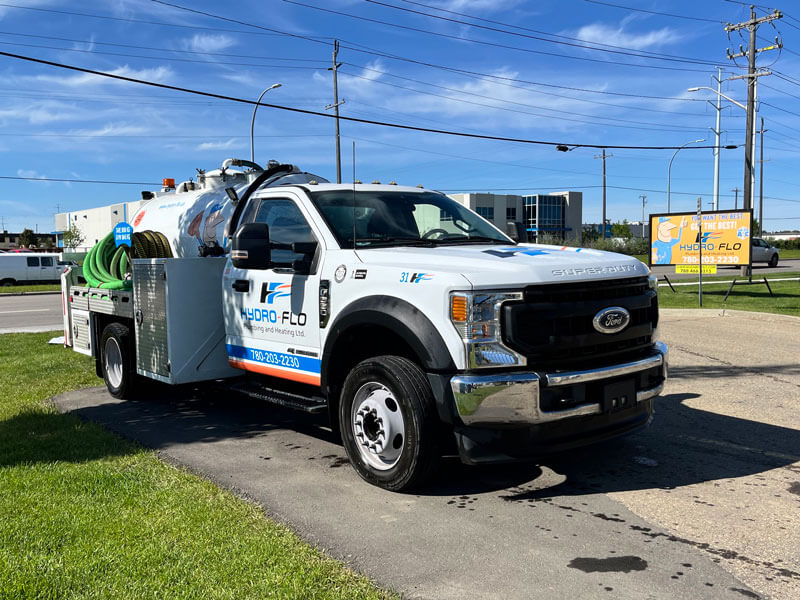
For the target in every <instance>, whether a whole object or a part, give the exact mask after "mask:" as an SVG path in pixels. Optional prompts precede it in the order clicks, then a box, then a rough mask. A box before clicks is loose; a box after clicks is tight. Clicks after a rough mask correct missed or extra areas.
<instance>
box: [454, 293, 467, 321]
mask: <svg viewBox="0 0 800 600" xmlns="http://www.w3.org/2000/svg"><path fill="white" fill-rule="evenodd" d="M467 316H468V315H467V298H466V296H450V318H451V319H452V320H453V321H454V322H456V323H465V322H466V321H467Z"/></svg>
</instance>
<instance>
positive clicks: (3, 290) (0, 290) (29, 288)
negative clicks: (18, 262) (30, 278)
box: [0, 283, 61, 294]
mask: <svg viewBox="0 0 800 600" xmlns="http://www.w3.org/2000/svg"><path fill="white" fill-rule="evenodd" d="M60 291H61V286H60V285H59V284H57V283H44V284H41V285H3V286H0V294H19V293H20V292H60Z"/></svg>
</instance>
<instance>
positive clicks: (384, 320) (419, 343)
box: [321, 296, 456, 390]
mask: <svg viewBox="0 0 800 600" xmlns="http://www.w3.org/2000/svg"><path fill="white" fill-rule="evenodd" d="M370 329H380V330H382V331H387V332H391V334H392V335H391V336H390V337H389V339H388V340H386V343H387V344H389V343H391V341H392V340H393V339H394V340H397V341H402V344H401V345H400V346H401V347H399V348H398V349H397V351H395V352H391V351H389V352H387V353H392V354H399V355H406V354H408V353H409V352H410V354H411V356H408V357H407V358H410V359H412V360H414V361H415V362H417V364H419V366H420V367H421V368H422V369H423V370H424V371H454V370H455V369H456V366H455V363H454V362H453V358H452V356H451V355H450V351H449V350H448V348H447V345H446V344H445V342H444V340H443V339H442V336H441V335H440V334H439V332H438V330H437V329H436V327H435V326H434V325H433V323H432V322H431V321H430V319H428V317H426V316H425V314H424V313H423V312H422V311H420V310H419V309H418V308H417V307H416V306H414V305H413V304H411V303H409V302H406V301H405V300H402V299H400V298H395V297H393V296H367V297H365V298H359V299H358V300H356V301H355V302H353V303H351V304H349V305H348V306H347V307H345V308H344V310H342V311H341V312H340V313H339V315H338V316H337V317H336V319H335V320H334V322H333V323H332V324H331V326H330V332H329V333H328V336H327V339H326V341H325V348H324V350H323V352H322V374H321V375H322V381H321V383H322V389H323V390H327V389H328V388H329V386H330V383H331V379H332V378H331V369H330V366H331V365H332V363H333V362H334V360H335V356H336V355H337V354H339V353H340V352H342V351H346V352H348V353H349V354H353V353H354V349H352V348H350V349H348V348H346V347H345V346H346V345H347V342H348V340H350V339H352V337H351V336H352V334H353V332H355V331H359V330H362V331H364V330H370ZM348 334H350V335H348ZM403 346H404V347H403ZM364 358H367V357H364Z"/></svg>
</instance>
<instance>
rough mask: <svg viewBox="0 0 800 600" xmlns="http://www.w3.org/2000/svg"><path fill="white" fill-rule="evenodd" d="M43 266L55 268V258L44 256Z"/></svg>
mask: <svg viewBox="0 0 800 600" xmlns="http://www.w3.org/2000/svg"><path fill="white" fill-rule="evenodd" d="M42 266H43V267H52V266H53V257H52V256H43V257H42Z"/></svg>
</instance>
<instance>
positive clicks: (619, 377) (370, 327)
mask: <svg viewBox="0 0 800 600" xmlns="http://www.w3.org/2000/svg"><path fill="white" fill-rule="evenodd" d="M235 166H239V167H243V169H240V170H236V169H233V168H231V167H235ZM202 175H203V177H202V180H198V182H191V181H190V182H184V183H182V184H179V185H178V186H176V188H175V189H166V190H162V191H161V192H154V193H148V194H146V195H149V196H150V197H151V199H150V201H149V202H148V203H146V204H144V205H143V206H142V208H141V209H140V211H139V213H138V214H137V215H135V216H134V218H133V221H132V225H133V228H134V230H135V231H142V230H151V231H155V232H160V233H161V234H163V236H164V237H165V238H166V240H168V243H169V246H170V251H171V252H172V254H173V255H174V258H140V257H138V256H137V255H136V254H135V253H134V255H133V256H131V261H130V262H131V265H132V267H131V269H130V272H129V273H128V274H126V275H124V277H125V278H126V279H130V281H131V284H130V288H131V289H130V291H126V290H124V289H122V290H102V289H95V288H87V287H81V286H78V285H76V284H75V282H76V278H75V275H76V274H75V272H72V273H70V274H67V275H66V276H65V277H64V280H63V281H64V294H65V298H66V300H67V301H66V306H67V310H66V314H65V326H66V329H67V343H68V344H71V345H72V346H73V347H74V349H75V350H77V351H81V352H85V353H87V354H90V355H92V356H94V357H95V359H96V362H97V370H98V374H99V375H101V376H103V377H104V379H105V382H106V385H107V386H108V389H109V392H110V393H111V394H113V395H115V396H117V397H122V398H124V397H128V396H129V395H131V394H133V393H134V392H135V389H136V386H137V384H138V383H139V381H140V380H141V379H142V378H149V379H154V380H157V381H161V382H163V383H166V384H178V383H187V382H195V383H200V382H206V381H212V380H213V381H216V382H219V381H220V380H223V381H224V383H223V385H224V386H225V388H226V389H229V390H231V391H237V392H243V393H246V394H249V395H250V396H252V397H254V398H260V399H264V400H267V401H270V402H274V403H278V404H282V405H286V406H292V407H295V408H300V409H302V410H307V411H310V412H320V411H325V412H327V413H328V415H329V417H330V422H331V426H332V427H333V428H335V429H338V430H339V431H340V432H341V436H342V441H343V443H344V446H345V450H346V451H347V454H348V457H349V458H350V462H351V463H352V465H353V467H354V468H355V470H356V471H357V472H358V474H359V475H360V476H361V477H362V478H363V479H365V480H366V481H368V482H370V483H373V484H375V485H379V486H381V487H385V488H387V489H391V490H404V489H408V488H410V487H413V486H417V485H420V484H422V483H423V482H424V481H425V480H426V479H427V478H428V477H429V476H430V474H431V473H432V472H433V471H434V469H435V467H436V464H437V460H438V458H439V457H440V456H441V454H442V453H443V452H449V451H457V452H458V454H459V455H460V457H461V459H462V460H463V461H464V462H466V463H483V462H496V461H510V460H519V459H527V458H531V457H535V456H539V455H541V454H544V453H548V452H553V451H558V450H563V449H566V448H571V447H575V446H579V445H583V444H587V443H591V442H595V441H599V440H604V439H608V438H611V437H614V436H618V435H621V434H624V433H628V432H631V431H635V430H637V429H639V428H641V427H643V426H645V425H647V424H648V423H649V421H650V420H651V418H652V415H653V402H654V398H655V397H656V396H657V395H658V394H659V393H660V392H661V390H662V389H663V386H664V382H665V380H666V376H667V348H666V346H665V345H664V344H663V343H661V342H660V341H659V340H658V297H657V293H656V283H655V278H654V277H653V276H651V275H650V272H649V269H648V268H647V267H646V266H645V265H644V264H643V263H641V262H639V261H638V260H635V259H633V258H631V257H627V256H622V255H618V254H613V253H609V252H601V251H596V250H588V249H582V248H581V249H579V248H568V247H554V246H543V245H535V244H520V243H517V242H515V241H514V240H512V239H511V238H509V237H508V236H506V235H505V234H504V233H503V232H501V231H500V230H498V229H497V228H495V227H494V226H493V225H492V224H490V223H488V222H487V221H485V220H484V219H482V218H481V217H480V216H478V215H477V214H475V213H474V212H472V211H470V210H468V209H467V208H464V207H463V206H461V205H460V204H458V203H457V202H455V201H454V200H452V199H450V198H448V197H447V196H445V195H443V194H441V193H438V192H434V191H430V190H426V189H421V188H411V187H402V186H396V185H380V184H371V185H365V184H360V183H355V184H348V185H334V184H329V183H327V182H326V181H325V180H324V179H322V178H320V177H316V176H314V175H311V174H308V173H303V172H302V171H301V170H300V169H298V168H297V167H293V166H291V165H278V164H275V163H271V164H270V165H269V166H268V168H267V169H266V170H262V169H261V167H259V166H258V165H256V164H255V163H251V162H249V161H241V160H234V159H229V160H228V161H226V162H225V163H224V165H223V168H221V169H218V170H216V171H210V172H207V173H206V172H203V173H202ZM198 250H199V251H198Z"/></svg>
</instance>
